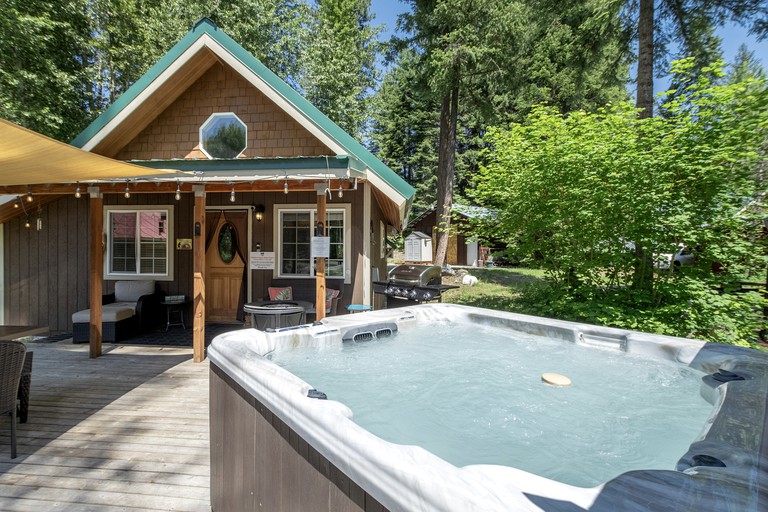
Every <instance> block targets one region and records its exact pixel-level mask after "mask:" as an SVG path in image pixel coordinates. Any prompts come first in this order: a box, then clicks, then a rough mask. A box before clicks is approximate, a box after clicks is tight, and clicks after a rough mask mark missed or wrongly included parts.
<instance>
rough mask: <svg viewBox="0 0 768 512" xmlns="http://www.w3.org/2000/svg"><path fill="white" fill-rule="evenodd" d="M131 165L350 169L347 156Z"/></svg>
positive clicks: (204, 168)
mask: <svg viewBox="0 0 768 512" xmlns="http://www.w3.org/2000/svg"><path fill="white" fill-rule="evenodd" d="M130 163H132V164H135V165H140V166H142V167H148V168H150V169H173V170H176V171H185V172H194V171H243V172H246V171H247V172H265V173H267V174H269V173H270V172H271V173H274V172H275V171H277V172H282V171H310V170H316V169H332V170H334V171H337V170H345V169H350V168H352V166H351V165H350V163H351V162H350V160H349V159H348V158H346V157H344V158H338V157H328V158H326V157H323V156H313V157H296V158H232V159H219V158H217V159H212V160H208V159H202V158H200V159H185V158H179V159H176V160H131V162H130Z"/></svg>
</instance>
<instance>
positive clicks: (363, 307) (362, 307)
mask: <svg viewBox="0 0 768 512" xmlns="http://www.w3.org/2000/svg"><path fill="white" fill-rule="evenodd" d="M372 309H373V307H372V306H369V305H367V304H350V305H349V306H347V311H349V312H350V313H361V312H363V311H370V310H372Z"/></svg>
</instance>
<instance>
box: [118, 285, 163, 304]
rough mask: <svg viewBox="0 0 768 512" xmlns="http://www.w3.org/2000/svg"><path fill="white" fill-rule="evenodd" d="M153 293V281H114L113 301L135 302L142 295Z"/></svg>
mask: <svg viewBox="0 0 768 512" xmlns="http://www.w3.org/2000/svg"><path fill="white" fill-rule="evenodd" d="M153 293H155V282H154V281H118V282H116V283H115V302H136V301H138V300H139V299H140V298H141V296H142V295H151V294H153Z"/></svg>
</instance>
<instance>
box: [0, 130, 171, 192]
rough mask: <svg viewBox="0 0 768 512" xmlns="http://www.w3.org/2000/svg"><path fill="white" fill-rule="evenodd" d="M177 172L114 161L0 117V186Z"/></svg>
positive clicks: (121, 177) (122, 177)
mask: <svg viewBox="0 0 768 512" xmlns="http://www.w3.org/2000/svg"><path fill="white" fill-rule="evenodd" d="M164 173H169V174H176V171H162V170H158V169H148V168H146V167H140V166H138V165H132V164H128V163H125V162H120V161H118V160H113V159H111V158H107V157H104V156H101V155H97V154H95V153H90V152H88V151H84V150H82V149H79V148H76V147H74V146H70V145H69V144H65V143H63V142H59V141H57V140H54V139H51V138H48V137H46V136H45V135H41V134H39V133H36V132H33V131H32V130H27V129H26V128H22V127H21V126H18V125H16V124H13V123H11V122H8V121H5V120H3V119H0V186H3V185H4V186H9V185H37V184H46V183H74V182H76V181H94V180H108V179H115V180H117V179H125V178H134V177H139V176H157V175H158V174H164Z"/></svg>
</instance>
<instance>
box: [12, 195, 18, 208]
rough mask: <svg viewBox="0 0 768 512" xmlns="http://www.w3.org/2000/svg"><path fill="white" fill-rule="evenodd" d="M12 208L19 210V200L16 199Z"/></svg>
mask: <svg viewBox="0 0 768 512" xmlns="http://www.w3.org/2000/svg"><path fill="white" fill-rule="evenodd" d="M13 207H14V208H19V198H18V197H17V198H16V200H15V201H14V202H13Z"/></svg>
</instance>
